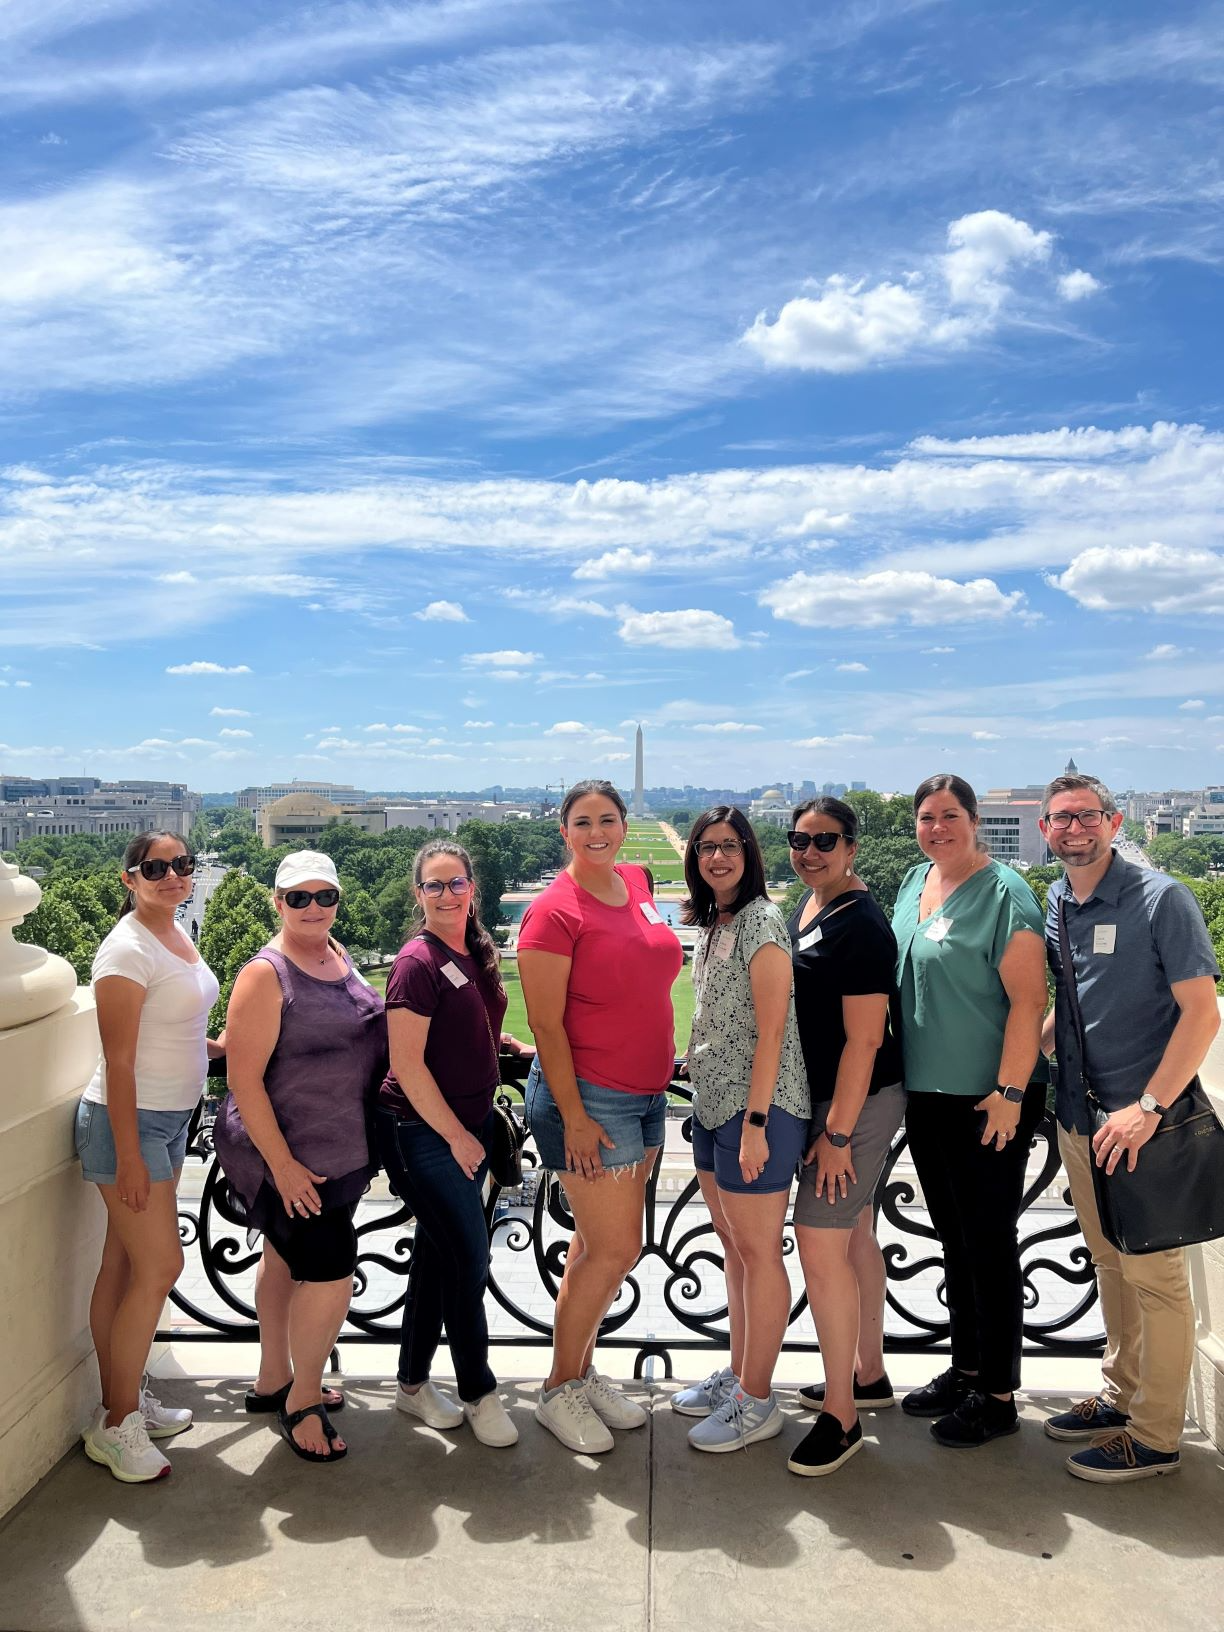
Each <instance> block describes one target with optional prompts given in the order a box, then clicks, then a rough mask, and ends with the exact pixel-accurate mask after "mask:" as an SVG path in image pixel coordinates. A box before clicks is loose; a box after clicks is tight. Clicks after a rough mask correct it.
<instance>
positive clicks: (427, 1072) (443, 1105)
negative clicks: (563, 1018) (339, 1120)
mask: <svg viewBox="0 0 1224 1632" xmlns="http://www.w3.org/2000/svg"><path fill="white" fill-rule="evenodd" d="M412 881H413V884H414V886H415V895H416V906H417V920H416V921H417V922H419V923H420V925H421V926H422V927H421V928H420V930H419V931H418V933H417V934H416V935H415V936H414V937H413V938H412V939H411V940H410V941H409V942H408V943H407V945H406V946H404V947H403V948H402V949H401V951H400V954H399V956H398V957H397V958H396V960H395V965H394V967H393V969H392V970H391V974H390V977H389V979H388V981H387V1031H388V1037H389V1042H390V1049H391V1070H390V1072H389V1073H388V1075H387V1079H386V1081H385V1082H384V1083H383V1086H382V1090H381V1092H380V1094H379V1107H378V1113H377V1118H376V1120H377V1125H378V1131H379V1147H380V1152H381V1155H382V1159H383V1165H384V1166H385V1168H386V1169H387V1172H388V1174H389V1175H390V1177H391V1179H392V1181H393V1183H394V1185H395V1188H396V1190H397V1191H398V1192H399V1194H400V1195H401V1196H402V1197H403V1199H404V1201H405V1202H406V1203H407V1204H408V1206H409V1207H411V1208H412V1211H413V1212H414V1213H415V1214H416V1221H417V1222H416V1233H415V1239H414V1242H413V1248H412V1267H411V1270H410V1272H409V1276H408V1292H407V1295H406V1297H405V1299H404V1320H403V1328H402V1339H401V1343H400V1360H399V1372H398V1376H399V1384H398V1387H397V1389H396V1393H395V1403H396V1406H397V1407H398V1409H399V1410H401V1411H402V1412H404V1413H405V1415H407V1416H410V1417H416V1418H418V1419H419V1420H420V1421H422V1422H424V1423H426V1424H427V1425H428V1426H429V1427H431V1428H457V1427H458V1426H459V1425H460V1423H462V1422H463V1421H464V1420H465V1419H466V1420H467V1421H468V1422H469V1423H470V1424H471V1426H472V1432H473V1433H474V1434H475V1435H476V1437H477V1439H479V1440H480V1441H481V1443H482V1444H484V1445H495V1446H506V1445H513V1444H514V1443H515V1441H516V1440H517V1439H518V1429H517V1428H516V1427H515V1426H514V1424H513V1423H512V1422H511V1420H510V1418H509V1416H508V1415H507V1413H506V1408H505V1406H504V1405H503V1404H502V1402H501V1400H500V1399H499V1398H498V1396H497V1379H496V1377H494V1375H493V1373H492V1371H491V1370H490V1369H489V1327H488V1322H487V1321H486V1319H485V1309H484V1295H485V1286H486V1284H487V1282H488V1278H489V1232H488V1227H487V1225H486V1223H485V1215H484V1202H483V1193H482V1186H483V1183H484V1177H485V1173H486V1170H487V1167H488V1155H487V1150H488V1143H489V1138H490V1121H491V1116H492V1110H493V1094H494V1092H495V1090H496V1088H497V1085H498V1080H499V1074H498V1066H497V1054H498V1047H499V1044H500V1045H501V1046H502V1047H505V1048H506V1049H508V1050H510V1051H513V1052H515V1053H518V1052H522V1051H523V1047H522V1044H521V1043H519V1042H517V1041H516V1040H515V1038H513V1037H511V1036H510V1035H509V1034H508V1033H503V1032H502V1030H501V1024H502V1021H503V1020H504V1019H505V1015H506V989H505V987H504V986H503V985H502V982H501V976H500V975H499V974H498V972H497V949H496V947H495V946H494V944H493V939H492V937H491V936H490V934H489V932H488V930H487V929H485V927H484V925H483V924H482V923H481V922H480V917H479V913H478V911H477V900H476V888H475V883H474V880H473V878H472V861H471V857H470V856H469V855H468V853H467V851H466V850H465V849H464V848H463V846H462V845H461V844H455V843H454V842H453V841H452V840H450V839H433V840H431V841H430V843H428V844H426V845H425V846H424V847H423V848H422V849H420V850H419V851H418V852H417V856H416V861H415V863H414V865H413V869H412ZM443 1326H445V1328H446V1339H447V1342H448V1344H449V1345H450V1351H451V1359H452V1361H453V1362H454V1367H455V1382H456V1385H457V1387H458V1391H459V1398H460V1400H461V1401H462V1405H456V1404H455V1402H454V1401H453V1400H450V1399H447V1397H446V1396H445V1395H444V1394H441V1393H439V1391H438V1390H437V1389H436V1388H435V1387H434V1385H433V1383H432V1382H431V1381H430V1378H429V1374H430V1370H431V1369H432V1366H433V1359H434V1355H435V1354H436V1353H437V1349H438V1344H439V1343H440V1342H441V1340H442V1328H443Z"/></svg>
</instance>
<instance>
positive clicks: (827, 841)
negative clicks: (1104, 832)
mask: <svg viewBox="0 0 1224 1632" xmlns="http://www.w3.org/2000/svg"><path fill="white" fill-rule="evenodd" d="M849 837H850V835H849V834H848V833H788V834H787V835H786V842H787V844H789V845H790V847H791V849H792V850H797V851H798V852H799V854H800V855H802V854H803V852H804V851H805V850H806V849H807V847H808V845H809V844H814V845H815V846H816V848H817V850H819V851H820V853H821V855H823V856H827V855H828V853H829V851H830V850H836V849H837V845H838V841H839V840H840V839H849Z"/></svg>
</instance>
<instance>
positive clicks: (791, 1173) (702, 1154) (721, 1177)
mask: <svg viewBox="0 0 1224 1632" xmlns="http://www.w3.org/2000/svg"><path fill="white" fill-rule="evenodd" d="M744 1115H745V1113H744V1112H743V1111H737V1112H736V1114H735V1115H734V1116H733V1117H732V1118H731V1120H730V1121H729V1122H724V1123H723V1125H722V1127H721V1128H703V1127H702V1125H701V1123H700V1122H698V1120H697V1118H696V1116H694V1117H693V1165H694V1167H696V1169H697V1171H698V1173H713V1175H714V1182H715V1184H717V1186H718V1188H719V1189H720V1190H732V1191H735V1192H737V1193H738V1194H739V1195H744V1196H767V1195H769V1194H770V1193H771V1192H776V1191H778V1190H789V1189H790V1187H791V1183H792V1181H793V1179H794V1177H795V1169H796V1168H797V1167H798V1165H799V1163H800V1162H801V1161H802V1160H803V1157H804V1153H805V1152H806V1150H807V1131H808V1125H807V1118H806V1117H804V1116H792V1115H791V1113H790V1112H789V1111H784V1110H782V1108H781V1107H780V1106H778V1105H775V1106H774V1107H773V1109H772V1110H771V1111H770V1113H769V1126H768V1127H767V1128H766V1129H765V1142H766V1144H767V1145H768V1146H769V1157H768V1159H767V1160H766V1163H765V1167H764V1170H763V1171H762V1172H761V1173H759V1174H758V1175H757V1177H756V1178H755V1179H753V1181H752V1183H751V1184H745V1183H744V1175H743V1174H742V1173H741V1172H740V1165H739V1151H740V1134H741V1133H742V1132H743V1129H744Z"/></svg>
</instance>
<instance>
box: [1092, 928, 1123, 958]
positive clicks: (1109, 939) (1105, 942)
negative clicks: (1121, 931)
mask: <svg viewBox="0 0 1224 1632" xmlns="http://www.w3.org/2000/svg"><path fill="white" fill-rule="evenodd" d="M1117 939H1118V926H1117V924H1098V925H1097V926H1096V928H1095V929H1094V930H1093V932H1092V950H1093V951H1094V952H1112V951H1113V949H1114V946H1115V944H1116V943H1117Z"/></svg>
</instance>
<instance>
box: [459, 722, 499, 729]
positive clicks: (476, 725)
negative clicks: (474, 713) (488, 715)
mask: <svg viewBox="0 0 1224 1632" xmlns="http://www.w3.org/2000/svg"><path fill="white" fill-rule="evenodd" d="M463 729H464V730H465V731H491V730H492V729H493V721H492V720H464V722H463Z"/></svg>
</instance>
